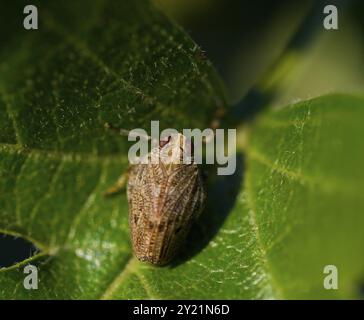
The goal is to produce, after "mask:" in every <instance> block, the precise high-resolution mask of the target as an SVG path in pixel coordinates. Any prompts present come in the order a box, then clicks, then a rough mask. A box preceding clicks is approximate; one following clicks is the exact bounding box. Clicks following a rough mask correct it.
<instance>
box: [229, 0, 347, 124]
mask: <svg viewBox="0 0 364 320" xmlns="http://www.w3.org/2000/svg"><path fill="white" fill-rule="evenodd" d="M351 2H352V1H343V0H333V1H331V4H333V5H336V6H338V7H339V8H340V10H343V11H344V10H345V9H347V8H348V4H349V3H351ZM325 4H327V3H326V1H324V0H318V1H315V3H314V5H313V6H312V8H311V10H310V12H309V13H308V14H307V16H306V18H305V19H304V20H303V22H302V23H301V25H300V27H299V29H298V31H297V32H296V34H295V35H294V36H293V37H292V39H291V40H290V41H289V43H288V45H287V48H286V49H285V50H284V51H283V53H282V54H281V55H280V56H279V57H278V58H277V59H276V60H275V61H273V63H272V64H271V66H270V68H268V69H267V70H266V72H265V76H263V78H262V80H263V82H264V80H265V78H266V77H267V76H269V75H270V74H272V73H273V71H274V70H275V69H276V68H279V66H280V63H281V62H283V61H284V59H285V57H286V56H287V53H289V52H303V51H305V49H307V48H308V47H309V46H310V44H311V43H312V40H313V39H314V38H315V36H316V35H317V33H318V32H319V31H321V30H322V8H323V7H324V6H325ZM259 84H260V82H259V83H258V84H256V85H255V86H253V87H252V88H251V89H250V90H249V91H248V92H247V94H246V95H244V96H243V97H242V99H241V100H240V101H239V102H238V103H236V104H235V105H233V106H232V108H231V109H230V111H229V113H228V114H227V116H226V118H227V125H228V126H229V127H236V126H238V125H239V124H240V123H241V122H242V121H244V122H248V121H252V120H254V118H255V116H256V115H258V114H260V113H261V112H262V111H263V110H264V109H266V108H267V107H269V106H270V104H271V102H272V101H273V100H274V98H275V97H276V96H277V95H278V94H279V91H278V90H279V88H277V87H276V86H275V85H277V84H273V86H272V87H270V88H268V89H265V90H264V91H262V90H260V88H259Z"/></svg>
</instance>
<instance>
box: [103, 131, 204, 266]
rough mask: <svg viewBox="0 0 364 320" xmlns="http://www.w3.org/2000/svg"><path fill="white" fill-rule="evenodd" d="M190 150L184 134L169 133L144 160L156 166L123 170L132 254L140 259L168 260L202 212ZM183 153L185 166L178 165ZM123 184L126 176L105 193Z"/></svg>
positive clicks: (201, 195) (198, 177)
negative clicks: (154, 159) (155, 160)
mask: <svg viewBox="0 0 364 320" xmlns="http://www.w3.org/2000/svg"><path fill="white" fill-rule="evenodd" d="M192 149H193V146H192V144H191V143H190V142H189V141H188V140H187V139H186V137H185V136H183V135H182V134H177V135H171V136H169V137H168V140H167V141H160V143H159V147H157V148H154V149H152V151H151V152H150V153H149V154H148V155H147V157H148V159H149V160H151V158H152V157H153V156H155V157H158V160H159V161H158V163H154V164H153V163H151V161H148V164H137V165H132V166H131V167H130V168H129V170H128V184H127V197H128V204H129V225H130V232H131V240H132V245H133V251H134V254H135V256H136V257H137V258H138V259H139V260H140V261H145V262H149V263H151V264H154V265H164V264H167V263H168V262H170V261H171V259H172V258H173V257H174V256H175V254H176V253H177V251H178V249H179V248H180V247H181V245H182V244H183V242H184V240H185V238H186V235H187V234H188V232H189V230H190V227H191V225H192V223H193V222H194V221H195V220H196V218H197V217H198V216H199V214H200V213H201V210H202V208H203V206H204V203H205V200H206V191H205V187H204V181H203V178H202V175H201V172H200V168H199V167H198V165H197V164H195V163H194V161H193V150H192ZM176 151H179V152H176ZM184 154H185V155H186V154H187V157H188V156H189V157H190V158H189V159H190V163H187V164H186V163H183V161H182V160H183V155H184ZM166 159H168V161H165V160H166ZM124 183H125V177H121V179H119V181H118V183H117V186H116V187H113V188H111V189H109V191H108V192H107V193H108V194H110V193H114V192H115V191H116V190H118V189H120V186H121V185H122V184H124Z"/></svg>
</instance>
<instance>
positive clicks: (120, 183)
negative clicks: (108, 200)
mask: <svg viewBox="0 0 364 320" xmlns="http://www.w3.org/2000/svg"><path fill="white" fill-rule="evenodd" d="M128 171H129V170H128ZM128 171H126V172H124V173H123V174H122V175H121V176H120V177H119V179H118V180H117V181H116V183H115V184H114V185H113V186H111V187H110V188H108V189H107V190H106V191H105V192H104V196H105V197H108V196H113V195H115V194H118V193H120V192H122V191H124V190H125V187H126V183H127V181H128Z"/></svg>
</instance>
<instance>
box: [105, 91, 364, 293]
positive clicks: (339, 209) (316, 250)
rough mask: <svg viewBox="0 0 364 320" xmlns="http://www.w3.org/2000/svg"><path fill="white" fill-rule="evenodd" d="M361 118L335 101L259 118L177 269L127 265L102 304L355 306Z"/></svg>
mask: <svg viewBox="0 0 364 320" xmlns="http://www.w3.org/2000/svg"><path fill="white" fill-rule="evenodd" d="M363 116H364V99H362V98H358V97H352V96H343V95H330V96H325V97H321V98H318V99H315V100H310V101H306V102H301V103H298V104H295V105H292V106H289V107H286V108H282V109H280V110H272V111H269V112H267V113H266V114H264V115H262V117H261V119H260V120H259V121H258V122H257V123H256V125H254V126H253V127H252V128H251V133H250V139H249V141H250V142H249V146H248V148H247V151H246V153H247V157H246V160H245V161H243V159H242V158H241V157H240V158H239V161H240V164H241V166H240V167H239V168H238V169H239V170H238V172H237V173H236V174H235V176H233V177H224V178H220V179H219V181H216V182H215V183H213V184H212V187H210V190H209V193H208V194H209V203H208V207H207V210H205V212H204V214H203V217H202V219H201V221H200V222H199V224H198V225H196V226H195V228H194V230H193V232H192V235H191V237H190V238H189V241H188V244H187V246H186V253H185V256H184V257H182V258H181V260H182V263H177V265H176V266H172V267H171V268H169V269H168V270H166V269H164V268H163V269H159V268H153V267H149V266H146V265H140V264H137V263H136V262H135V261H133V260H132V261H131V262H130V264H129V265H128V267H127V268H126V269H125V270H124V271H123V272H122V273H121V274H120V277H119V278H118V279H116V280H115V282H114V284H113V286H112V287H111V288H110V290H109V291H108V292H107V293H106V296H107V297H113V298H174V299H181V298H185V299H186V298H187V299H188V298H200V299H218V298H224V299H262V298H264V299H296V298H303V299H319V298H360V290H361V288H362V285H363V278H364V252H363V250H362V248H363V246H364V233H363V232H362V229H363V225H364V216H363V209H364V199H363V197H362V195H361V190H363V187H364V172H363V170H362V163H363V162H364V148H363V142H362V137H363V134H364V129H363V125H362V123H361V122H362V119H363ZM243 162H245V173H243V172H242V164H243ZM242 175H243V176H245V177H243V176H242ZM242 178H244V179H243V180H244V184H243V185H240V182H241V180H242ZM239 190H240V191H239ZM237 193H238V194H237ZM234 201H235V204H234ZM231 206H234V207H233V208H231ZM196 247H197V248H196ZM327 265H335V266H336V267H337V269H338V279H339V280H338V281H339V282H338V285H339V289H338V290H326V289H325V288H324V285H323V283H324V279H325V277H326V276H327V275H328V274H324V268H325V266H327ZM131 288H132V289H131Z"/></svg>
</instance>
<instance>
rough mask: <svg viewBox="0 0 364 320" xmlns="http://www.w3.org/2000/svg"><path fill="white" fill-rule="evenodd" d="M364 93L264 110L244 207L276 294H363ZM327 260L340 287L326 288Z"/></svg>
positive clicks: (253, 143) (249, 167)
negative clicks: (361, 95) (361, 96)
mask: <svg viewBox="0 0 364 320" xmlns="http://www.w3.org/2000/svg"><path fill="white" fill-rule="evenodd" d="M363 117H364V99H363V98H360V97H354V96H345V95H337V94H335V95H328V96H324V97H321V98H317V99H313V100H310V101H306V102H301V103H297V104H295V105H293V106H291V107H287V108H283V109H281V110H279V111H270V112H268V113H267V114H266V115H264V116H263V117H262V118H261V119H260V121H259V122H258V124H257V125H256V126H255V127H254V128H253V130H252V132H251V141H250V144H249V147H248V150H247V155H248V160H247V177H246V182H245V191H244V192H243V199H245V207H244V208H245V210H244V209H243V208H242V209H241V212H244V211H245V212H246V211H248V214H249V215H250V216H251V220H252V222H253V225H254V228H255V230H256V235H257V239H258V242H259V250H260V252H261V253H262V256H263V264H264V267H265V270H266V273H267V274H268V276H269V278H270V283H271V286H272V287H273V289H274V292H275V294H274V296H275V297H279V298H304V299H312V298H316V299H317V298H359V297H360V290H362V287H363V279H364V251H363V247H364V233H363V226H364V215H363V212H364V211H363V209H364V197H363V196H362V190H363V188H364V171H363V169H362V165H363V163H364V148H363V147H364V145H363V140H362V139H363V135H364V127H363V124H362V119H363ZM326 265H335V266H336V267H337V269H338V279H339V282H338V285H339V289H338V290H326V289H325V288H324V286H323V281H324V278H325V276H327V274H324V273H323V271H324V267H325V266H326Z"/></svg>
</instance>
